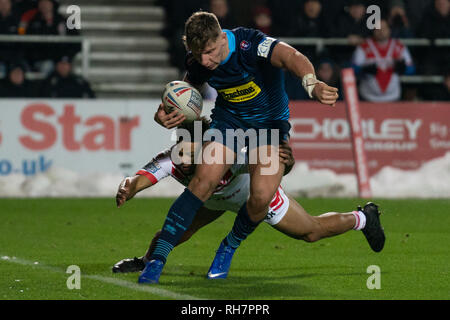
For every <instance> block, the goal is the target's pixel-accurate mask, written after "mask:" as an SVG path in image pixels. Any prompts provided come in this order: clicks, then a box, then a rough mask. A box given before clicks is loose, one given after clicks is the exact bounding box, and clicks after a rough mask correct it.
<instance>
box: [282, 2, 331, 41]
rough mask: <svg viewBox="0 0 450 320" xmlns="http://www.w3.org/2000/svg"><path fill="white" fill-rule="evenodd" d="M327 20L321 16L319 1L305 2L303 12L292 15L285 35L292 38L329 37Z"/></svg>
mask: <svg viewBox="0 0 450 320" xmlns="http://www.w3.org/2000/svg"><path fill="white" fill-rule="evenodd" d="M329 22H330V21H329V20H328V19H327V18H326V17H324V16H323V13H322V3H321V1H320V0H305V2H304V4H303V10H300V11H299V12H297V14H296V15H294V19H293V21H292V25H291V26H290V30H288V31H287V32H286V34H287V35H289V36H293V37H306V38H324V37H329V36H330V34H329V30H330V28H329Z"/></svg>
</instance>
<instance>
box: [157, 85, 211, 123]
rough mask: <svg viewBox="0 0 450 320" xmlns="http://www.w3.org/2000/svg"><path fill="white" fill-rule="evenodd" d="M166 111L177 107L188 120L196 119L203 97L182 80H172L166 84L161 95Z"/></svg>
mask: <svg viewBox="0 0 450 320" xmlns="http://www.w3.org/2000/svg"><path fill="white" fill-rule="evenodd" d="M161 99H162V103H163V105H164V109H165V111H166V112H167V113H170V112H172V111H173V110H175V109H177V110H178V112H181V113H182V114H184V115H185V116H186V120H185V121H188V122H191V121H194V120H198V119H199V118H200V115H201V113H202V108H203V98H202V95H201V94H200V92H199V91H198V90H197V89H196V88H194V87H193V86H192V85H190V84H189V83H187V82H184V81H172V82H169V83H168V84H166V87H165V89H164V92H163V95H162V97H161Z"/></svg>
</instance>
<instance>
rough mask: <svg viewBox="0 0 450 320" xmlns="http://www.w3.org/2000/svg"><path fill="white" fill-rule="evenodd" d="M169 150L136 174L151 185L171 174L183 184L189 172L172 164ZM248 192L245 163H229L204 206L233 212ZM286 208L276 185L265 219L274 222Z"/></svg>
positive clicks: (248, 182)
mask: <svg viewBox="0 0 450 320" xmlns="http://www.w3.org/2000/svg"><path fill="white" fill-rule="evenodd" d="M170 153H171V150H170V149H168V150H165V151H163V152H161V153H159V154H158V155H157V156H156V157H154V158H153V159H152V160H151V161H150V162H149V163H147V164H146V165H145V166H144V167H143V168H142V169H140V170H139V171H138V172H136V174H137V175H142V176H145V177H147V178H148V179H149V180H150V181H151V182H152V184H156V183H158V182H159V181H161V180H163V179H165V178H167V177H169V176H171V177H173V178H175V179H176V180H177V181H178V182H180V183H181V184H183V185H184V186H186V187H187V186H188V184H189V182H190V181H191V179H192V177H193V175H189V176H187V175H185V174H184V173H183V172H182V171H181V170H179V169H178V168H177V167H176V165H175V164H174V163H173V161H172V159H171V157H170ZM249 194H250V175H249V174H248V167H247V165H246V164H233V165H232V166H231V168H230V169H229V170H228V171H227V172H226V173H225V175H224V176H223V178H222V180H221V181H220V183H219V185H218V186H217V188H216V190H215V191H214V193H213V194H212V196H211V197H210V198H209V199H208V200H207V201H206V202H205V204H204V206H205V207H206V208H208V209H211V210H229V211H233V212H236V213H237V212H238V211H239V209H240V208H241V207H242V205H243V204H244V203H245V201H247V199H248V196H249ZM288 208H289V198H288V197H287V196H286V194H285V193H284V191H283V189H282V188H281V186H280V187H278V190H277V192H276V193H275V195H274V197H273V199H272V202H271V204H270V206H269V212H268V215H267V217H266V219H265V221H266V222H267V223H269V224H271V225H274V224H277V223H278V222H279V221H280V220H281V219H282V218H283V216H284V215H285V214H286V212H287V210H288Z"/></svg>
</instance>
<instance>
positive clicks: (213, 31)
mask: <svg viewBox="0 0 450 320" xmlns="http://www.w3.org/2000/svg"><path fill="white" fill-rule="evenodd" d="M221 32H222V28H221V27H220V24H219V20H217V17H216V16H215V15H214V14H213V13H210V12H206V11H197V12H194V13H193V14H192V15H191V16H190V17H189V18H188V19H187V21H186V23H185V25H184V36H183V42H184V45H185V46H186V49H187V50H191V51H192V53H194V54H198V53H200V52H201V51H202V50H203V49H204V48H205V47H206V45H207V44H208V42H210V41H214V40H216V39H217V38H218V37H219V35H220V34H221Z"/></svg>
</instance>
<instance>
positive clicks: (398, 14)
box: [388, 0, 414, 38]
mask: <svg viewBox="0 0 450 320" xmlns="http://www.w3.org/2000/svg"><path fill="white" fill-rule="evenodd" d="M388 22H389V25H390V26H391V36H392V38H412V37H414V33H413V30H412V29H411V27H410V23H409V19H408V17H407V16H406V11H405V7H404V4H403V0H394V1H392V5H391V8H390V9H389V18H388Z"/></svg>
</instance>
